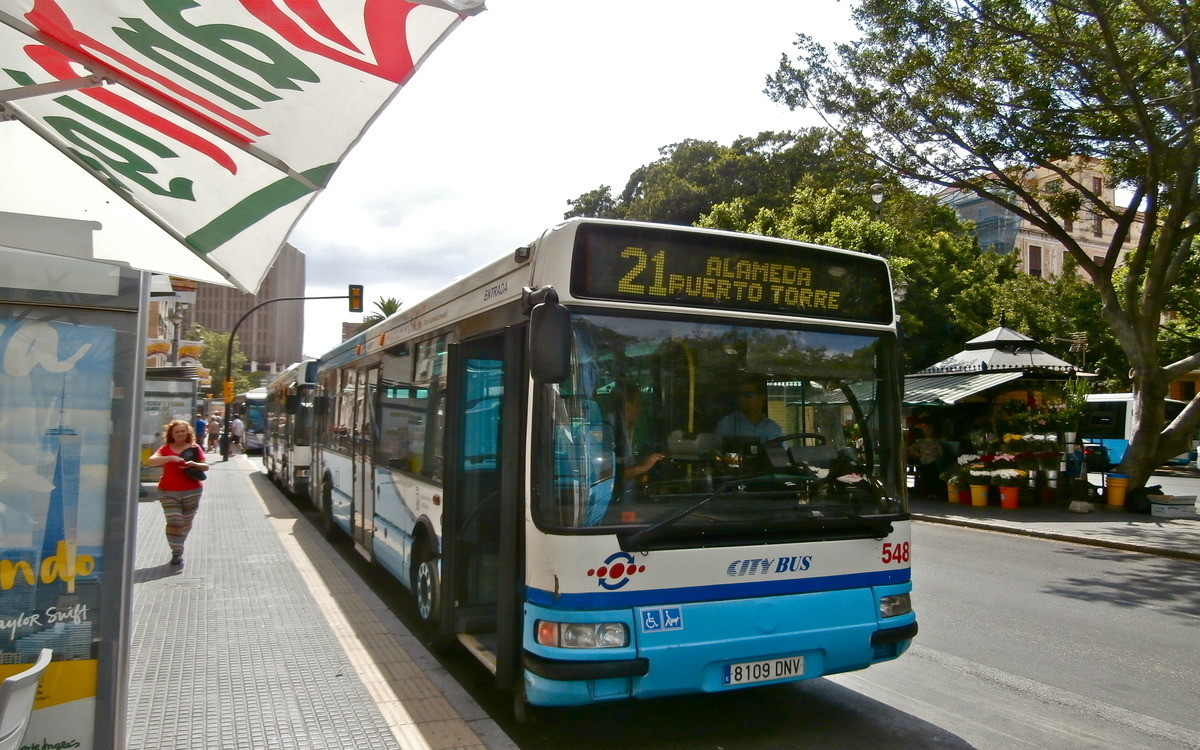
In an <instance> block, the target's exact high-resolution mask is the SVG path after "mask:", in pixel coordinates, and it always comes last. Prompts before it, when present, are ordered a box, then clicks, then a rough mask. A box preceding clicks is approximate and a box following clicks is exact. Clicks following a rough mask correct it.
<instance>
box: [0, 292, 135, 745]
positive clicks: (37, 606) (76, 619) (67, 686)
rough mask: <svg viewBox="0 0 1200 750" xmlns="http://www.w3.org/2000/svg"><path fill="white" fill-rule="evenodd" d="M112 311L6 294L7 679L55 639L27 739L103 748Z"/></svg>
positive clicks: (2, 363) (1, 489)
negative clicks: (11, 299)
mask: <svg viewBox="0 0 1200 750" xmlns="http://www.w3.org/2000/svg"><path fill="white" fill-rule="evenodd" d="M112 316H113V314H112V313H103V312H97V311H75V310H64V309H56V308H42V307H33V306H23V305H0V678H2V677H6V676H8V675H10V674H14V673H16V672H19V671H21V670H23V669H25V668H26V665H28V664H31V663H32V662H33V661H35V659H36V658H37V655H38V653H39V652H40V650H41V649H42V648H51V649H53V650H54V661H53V662H52V663H51V665H50V667H49V668H48V669H47V671H46V673H45V674H44V676H43V678H42V685H41V689H40V690H39V695H38V700H37V702H36V703H35V706H34V714H33V718H32V719H31V721H30V728H29V731H28V732H27V733H26V744H27V746H28V745H30V744H32V746H34V747H39V746H48V747H71V748H81V749H86V748H91V747H92V741H93V737H92V734H93V723H94V718H95V717H94V714H95V701H96V690H97V660H98V656H97V648H96V644H97V639H98V637H97V630H96V628H97V623H98V622H99V620H100V618H102V617H103V615H104V614H105V613H104V612H102V611H101V610H102V606H101V605H102V599H101V595H100V582H101V577H102V575H103V572H104V555H103V551H104V532H105V512H106V502H107V494H108V492H109V486H110V482H109V476H108V472H109V471H110V464H111V463H112V461H111V449H112V446H111V441H112V440H113V414H112V411H113V398H114V390H115V389H114V368H115V367H116V350H117V346H116V341H117V337H118V330H117V328H116V327H114V326H110V325H104V324H102V323H100V322H98V321H103V320H104V318H105V317H112ZM39 743H40V744H39Z"/></svg>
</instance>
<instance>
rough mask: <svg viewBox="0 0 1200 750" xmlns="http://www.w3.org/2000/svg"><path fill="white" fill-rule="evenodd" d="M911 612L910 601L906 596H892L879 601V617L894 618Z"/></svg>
mask: <svg viewBox="0 0 1200 750" xmlns="http://www.w3.org/2000/svg"><path fill="white" fill-rule="evenodd" d="M909 612H912V599H911V598H909V595H908V594H892V595H891V596H885V597H882V598H880V600H879V616H880V617H895V616H897V615H906V614H908V613H909Z"/></svg>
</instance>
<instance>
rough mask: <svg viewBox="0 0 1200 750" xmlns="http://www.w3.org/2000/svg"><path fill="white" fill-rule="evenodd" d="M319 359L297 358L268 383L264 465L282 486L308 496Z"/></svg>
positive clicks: (286, 489) (268, 474) (286, 490)
mask: <svg viewBox="0 0 1200 750" xmlns="http://www.w3.org/2000/svg"><path fill="white" fill-rule="evenodd" d="M316 375H317V361H316V360H315V359H305V360H303V361H301V362H297V363H295V364H293V365H291V366H289V367H288V368H287V369H285V370H284V371H283V372H281V373H279V375H277V376H275V379H274V380H272V381H271V382H270V383H268V384H267V386H266V388H267V397H266V422H265V425H266V427H265V432H264V434H263V469H264V470H265V471H266V472H267V476H268V477H270V479H271V480H272V481H273V482H275V484H276V485H278V486H279V487H280V488H281V489H282V490H284V491H285V492H288V493H291V494H293V495H298V496H300V497H308V488H309V469H310V467H311V465H312V438H313V398H314V396H315V394H316V389H317V383H316Z"/></svg>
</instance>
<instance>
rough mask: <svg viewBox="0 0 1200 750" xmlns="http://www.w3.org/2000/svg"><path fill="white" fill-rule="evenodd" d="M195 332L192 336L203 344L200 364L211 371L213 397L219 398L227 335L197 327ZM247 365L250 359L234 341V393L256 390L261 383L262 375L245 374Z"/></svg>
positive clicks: (226, 352) (223, 371) (223, 380)
mask: <svg viewBox="0 0 1200 750" xmlns="http://www.w3.org/2000/svg"><path fill="white" fill-rule="evenodd" d="M196 331H197V332H196V333H194V334H193V335H194V336H196V337H197V338H199V339H201V340H202V341H203V342H204V345H203V347H202V348H201V349H200V363H201V364H202V365H204V366H205V367H207V368H208V369H209V370H211V371H212V392H213V396H214V397H215V398H220V397H221V391H222V389H223V388H224V383H225V357H226V354H228V351H229V334H228V333H218V332H217V331H209V330H207V329H205V328H202V327H200V326H199V325H197V326H196ZM248 364H250V359H249V358H248V357H247V356H246V354H245V353H244V352H243V351H242V345H241V342H240V341H239V340H237V339H234V341H233V357H232V365H233V367H232V369H233V391H234V393H244V392H246V391H248V390H250V389H251V388H257V387H258V386H259V384H260V383H261V382H262V377H263V374H262V373H250V372H246V366H247V365H248Z"/></svg>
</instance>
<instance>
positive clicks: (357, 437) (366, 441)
mask: <svg viewBox="0 0 1200 750" xmlns="http://www.w3.org/2000/svg"><path fill="white" fill-rule="evenodd" d="M356 390H357V392H356V394H355V409H354V411H355V425H354V441H353V443H352V447H351V452H352V456H351V459H352V463H353V465H354V506H353V508H352V509H351V518H352V523H353V533H352V534H351V537H352V538H353V539H354V544H355V546H356V547H358V551H359V553H360V554H362V555H363V556H365V557H366V558H367V559H368V560H370V559H372V558H373V557H374V555H373V554H372V551H371V542H372V536H373V535H374V531H375V474H374V470H373V469H372V461H373V458H374V452H375V444H376V443H377V442H378V441H377V437H378V436H377V435H376V434H375V429H376V428H375V403H376V393H377V392H378V391H379V367H377V366H376V367H372V368H370V369H368V370H359V371H358V384H357V389H356Z"/></svg>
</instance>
